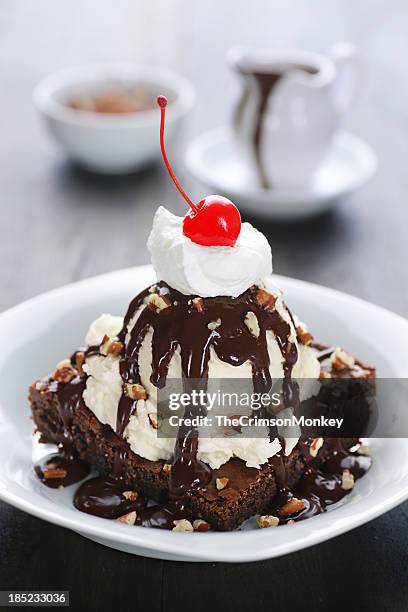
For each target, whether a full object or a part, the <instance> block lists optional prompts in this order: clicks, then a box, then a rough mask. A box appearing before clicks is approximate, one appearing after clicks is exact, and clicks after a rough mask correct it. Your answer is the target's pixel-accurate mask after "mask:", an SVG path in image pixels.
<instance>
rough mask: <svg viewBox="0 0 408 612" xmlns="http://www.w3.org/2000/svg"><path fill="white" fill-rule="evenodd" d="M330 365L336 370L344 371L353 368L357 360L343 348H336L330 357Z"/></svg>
mask: <svg viewBox="0 0 408 612" xmlns="http://www.w3.org/2000/svg"><path fill="white" fill-rule="evenodd" d="M330 363H331V365H332V368H333V369H334V370H344V369H346V368H352V367H353V366H354V364H355V359H354V357H352V356H351V355H349V354H348V353H346V352H345V351H343V350H342V349H341V348H336V349H335V350H334V351H333V353H332V354H331V355H330Z"/></svg>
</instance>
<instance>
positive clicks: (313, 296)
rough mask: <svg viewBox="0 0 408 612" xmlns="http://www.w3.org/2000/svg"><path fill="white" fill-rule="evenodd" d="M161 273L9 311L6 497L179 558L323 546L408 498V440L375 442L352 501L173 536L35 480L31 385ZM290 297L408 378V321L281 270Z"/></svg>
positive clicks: (58, 294)
mask: <svg viewBox="0 0 408 612" xmlns="http://www.w3.org/2000/svg"><path fill="white" fill-rule="evenodd" d="M153 279H154V275H153V271H152V268H151V267H150V266H144V267H138V268H131V269H127V270H121V271H119V272H114V273H111V274H105V275H103V276H98V277H95V278H91V279H88V280H84V281H81V282H79V283H75V284H73V285H68V286H66V287H62V288H61V289H57V290H55V291H52V292H50V293H46V294H44V295H41V296H39V297H36V298H34V299H32V300H29V301H28V302H24V303H23V304H21V305H19V306H17V307H15V308H13V309H11V310H9V311H7V312H4V313H3V314H1V315H0V337H1V339H2V350H1V354H0V498H1V499H3V500H4V501H6V502H8V503H9V504H12V505H14V506H16V507H17V508H20V509H21V510H24V511H26V512H29V513H31V514H33V515H34V516H37V517H40V518H42V519H44V520H47V521H50V522H52V523H56V524H58V525H61V526H64V527H68V528H69V529H72V530H73V531H76V532H78V533H80V534H82V535H84V536H86V537H88V538H91V539H92V540H95V541H97V542H100V543H101V544H104V545H106V546H110V547H112V548H116V549H119V550H122V551H126V552H129V553H133V554H137V555H144V556H148V557H155V558H160V559H167V560H178V561H233V562H238V561H240V562H245V561H256V560H260V559H267V558H271V557H276V556H279V555H283V554H286V553H290V552H293V551H296V550H299V549H302V548H305V547H307V546H311V545H312V544H317V543H318V542H322V541H324V540H327V539H329V538H332V537H334V536H337V535H339V534H341V533H344V532H345V531H348V530H350V529H353V528H354V527H357V526H358V525H361V524H362V523H365V522H367V521H370V520H371V519H373V518H375V517H377V516H379V515H380V514H382V513H383V512H386V511H387V510H390V509H391V508H393V507H394V506H396V505H397V504H399V503H401V502H402V501H404V500H405V499H407V498H408V441H407V440H403V439H393V440H385V439H381V440H372V441H371V444H372V448H373V456H374V464H373V467H372V469H371V470H370V471H369V472H368V474H367V475H366V476H365V477H364V478H363V479H361V480H360V481H358V483H357V484H356V487H355V489H354V490H353V492H352V493H351V494H350V495H349V496H348V497H347V498H346V500H345V502H344V503H343V505H342V506H340V507H338V508H336V509H334V510H332V511H331V512H328V513H326V514H322V515H320V516H316V517H313V518H310V519H308V520H306V521H303V522H299V523H296V524H295V525H290V526H282V527H278V528H275V529H273V528H270V529H248V530H243V531H236V532H232V533H215V532H214V533H211V532H210V533H188V534H185V533H173V532H171V531H161V530H156V529H146V528H144V527H132V526H128V525H122V524H119V523H117V522H115V521H108V520H105V519H101V518H97V517H93V516H89V515H87V514H83V513H81V512H79V511H78V510H76V509H75V508H74V507H73V505H72V496H73V492H74V490H75V487H76V485H74V486H71V487H68V488H66V489H65V490H64V491H58V490H57V491H53V490H51V489H48V488H46V487H45V486H44V485H42V484H41V483H40V482H39V481H38V480H37V479H36V477H35V475H34V473H33V469H32V460H33V458H37V457H38V454H39V452H44V449H43V448H42V449H41V450H40V446H42V445H39V444H38V442H37V441H36V439H35V438H34V437H33V435H32V430H33V425H32V421H31V420H30V418H29V407H28V403H27V388H28V386H29V384H30V383H31V382H32V381H34V380H36V379H37V378H38V377H40V376H42V375H43V374H44V373H46V372H49V371H50V370H52V369H53V367H54V366H55V364H56V362H57V361H59V360H60V359H61V358H64V357H66V356H67V355H70V354H71V353H72V351H73V349H75V348H76V347H78V346H81V345H82V343H83V339H84V335H85V333H86V330H87V328H88V325H89V322H90V321H92V320H93V319H94V318H96V317H97V316H98V315H99V314H100V313H101V312H111V313H113V314H122V313H124V312H125V310H126V307H127V304H128V302H129V301H130V299H131V298H132V297H133V296H134V295H135V294H136V293H137V292H138V291H139V290H141V289H142V288H144V287H145V286H146V285H148V284H149V283H150V282H152V280H153ZM276 282H277V284H278V285H280V286H281V288H282V289H283V290H284V293H285V298H286V301H287V303H288V304H289V305H290V307H291V308H292V309H293V311H294V312H296V313H298V314H299V315H300V316H301V317H302V319H303V320H305V321H307V322H308V323H309V324H310V328H311V329H312V330H313V332H314V333H315V334H316V336H317V337H318V338H319V339H321V340H322V341H327V342H328V343H340V344H341V345H343V346H344V347H347V349H348V350H349V351H350V352H351V353H353V354H356V355H358V356H359V357H361V359H363V360H366V361H367V362H369V363H373V364H375V365H376V366H377V368H378V373H379V375H380V376H383V377H388V376H395V377H401V378H402V377H404V378H406V377H407V371H408V358H407V352H408V349H407V347H408V321H406V320H405V319H402V318H401V317H399V316H397V315H395V314H392V313H391V312H388V311H386V310H384V309H382V308H379V307H377V306H374V305H372V304H369V303H367V302H363V301H361V300H359V299H357V298H354V297H351V296H348V295H345V294H343V293H339V292H337V291H333V290H332V289H326V288H324V287H320V286H317V285H312V284H310V283H305V282H302V281H298V280H294V279H290V278H285V277H278V276H277V277H276Z"/></svg>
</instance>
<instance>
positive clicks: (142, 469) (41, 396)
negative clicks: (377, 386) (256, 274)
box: [29, 345, 375, 531]
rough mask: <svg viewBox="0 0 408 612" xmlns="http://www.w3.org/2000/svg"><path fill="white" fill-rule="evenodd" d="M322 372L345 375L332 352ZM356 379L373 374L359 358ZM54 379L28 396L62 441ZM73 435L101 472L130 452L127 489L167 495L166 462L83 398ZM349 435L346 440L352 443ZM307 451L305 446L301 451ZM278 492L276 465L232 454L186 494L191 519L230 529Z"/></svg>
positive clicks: (40, 420)
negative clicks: (137, 447) (140, 451)
mask: <svg viewBox="0 0 408 612" xmlns="http://www.w3.org/2000/svg"><path fill="white" fill-rule="evenodd" d="M315 350H316V351H317V352H318V353H319V354H323V353H322V351H324V350H325V349H324V348H323V347H321V346H320V345H316V347H315ZM321 362H322V371H325V372H330V373H331V375H332V376H333V377H338V376H345V372H344V371H343V372H340V371H339V370H335V369H333V368H332V367H331V365H330V362H329V359H328V357H327V358H326V357H325V356H324V354H323V358H322V359H321ZM354 374H355V376H356V378H364V379H367V378H373V377H374V376H375V370H374V369H373V368H369V367H367V366H364V365H363V364H362V363H361V362H357V361H356V363H355V365H354V366H353V367H349V368H347V375H348V376H349V377H353V376H354ZM63 384H66V383H61V382H60V383H56V382H55V381H54V380H53V379H52V378H50V377H48V378H44V379H42V380H40V381H38V382H36V383H34V384H33V385H32V386H31V387H30V389H29V401H30V403H31V409H32V415H33V419H34V422H35V424H36V428H37V431H38V432H39V433H40V434H41V438H40V440H41V441H42V442H51V443H55V444H60V443H61V442H62V441H63V438H64V425H63V422H62V420H61V417H60V411H59V401H58V397H57V389H60V387H58V385H63ZM69 428H70V438H71V440H72V443H73V446H74V449H75V451H76V453H77V455H78V456H79V458H80V459H82V460H84V461H85V462H86V463H88V464H89V466H90V467H92V468H93V469H95V470H96V471H97V472H98V473H99V474H101V475H109V474H112V473H113V471H114V463H115V457H116V456H117V454H118V453H121V454H122V456H123V453H126V461H124V462H123V471H122V477H123V481H124V482H125V483H126V485H128V486H129V489H134V490H137V491H139V492H140V493H142V494H143V495H145V496H146V497H148V498H150V499H152V500H155V501H157V502H159V503H162V502H165V501H166V499H167V497H168V480H169V476H168V469H169V465H168V464H166V463H165V462H164V461H149V460H147V459H144V458H143V457H140V456H138V455H136V454H135V453H134V452H133V451H131V449H130V446H129V444H128V443H127V442H126V441H125V440H124V439H123V438H121V437H119V436H118V435H117V434H116V433H114V432H113V430H112V429H111V427H110V426H108V425H103V424H102V423H100V421H98V419H97V418H96V417H95V415H94V414H93V413H92V412H91V411H90V410H89V409H88V408H87V407H86V406H85V404H84V402H83V401H81V402H80V403H79V405H78V407H77V408H76V410H75V411H74V413H73V414H72V420H71V424H70V427H69ZM351 443H352V441H351V440H345V444H349V445H350V444H351ZM305 448H306V449H307V447H305V446H302V445H298V446H297V447H295V449H294V450H293V451H292V453H291V454H290V456H289V457H288V458H287V460H286V478H287V485H288V487H289V488H292V487H294V486H295V485H296V483H297V482H298V481H299V480H300V478H301V477H302V475H303V473H304V472H305V469H306V466H307V463H308V462H309V461H310V457H305V456H304V454H302V450H301V449H305ZM303 452H307V450H306V451H305V450H303ZM327 456H328V451H327V447H326V442H325V444H324V445H323V447H322V448H321V450H320V452H319V454H318V457H317V458H316V459H314V464H315V465H318V464H320V463H322V462H324V461H325V459H326V458H327ZM220 478H227V479H228V486H226V487H225V488H224V489H221V490H219V489H218V488H217V486H216V481H217V479H220ZM277 493H278V486H277V481H276V477H275V469H274V467H273V465H271V464H270V463H267V464H264V465H263V466H261V468H260V469H256V468H248V467H246V465H245V463H244V462H243V461H242V460H241V459H237V458H233V459H230V460H229V461H228V462H227V463H225V464H224V465H223V466H221V467H220V468H219V469H218V470H213V471H212V475H211V481H210V482H209V484H208V485H207V486H206V487H205V488H202V489H198V490H195V489H192V490H191V491H190V492H189V493H188V503H187V510H188V512H189V516H190V518H191V519H197V518H201V519H203V520H205V521H207V522H208V523H209V524H210V525H211V527H212V529H215V530H223V531H229V530H233V529H236V528H237V527H239V525H241V523H242V522H243V521H245V520H246V519H247V518H249V517H251V516H253V515H256V514H262V513H263V512H266V511H267V508H268V506H269V505H270V503H271V500H272V499H273V498H274V496H275V495H276V494H277Z"/></svg>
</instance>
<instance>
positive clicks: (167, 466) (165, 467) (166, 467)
mask: <svg viewBox="0 0 408 612" xmlns="http://www.w3.org/2000/svg"><path fill="white" fill-rule="evenodd" d="M162 470H163V472H164V473H165V474H170V472H171V463H165V464H164V465H163V467H162Z"/></svg>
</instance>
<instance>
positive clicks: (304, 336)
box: [296, 325, 314, 346]
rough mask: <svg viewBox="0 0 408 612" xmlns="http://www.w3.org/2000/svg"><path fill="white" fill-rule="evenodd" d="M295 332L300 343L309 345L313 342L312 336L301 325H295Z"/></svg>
mask: <svg viewBox="0 0 408 612" xmlns="http://www.w3.org/2000/svg"><path fill="white" fill-rule="evenodd" d="M296 334H297V337H298V340H299V342H300V344H304V345H305V346H310V345H311V344H312V343H313V340H314V338H313V336H312V334H311V333H310V332H308V331H306V330H305V329H303V327H302V326H301V325H298V326H297V327H296Z"/></svg>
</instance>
